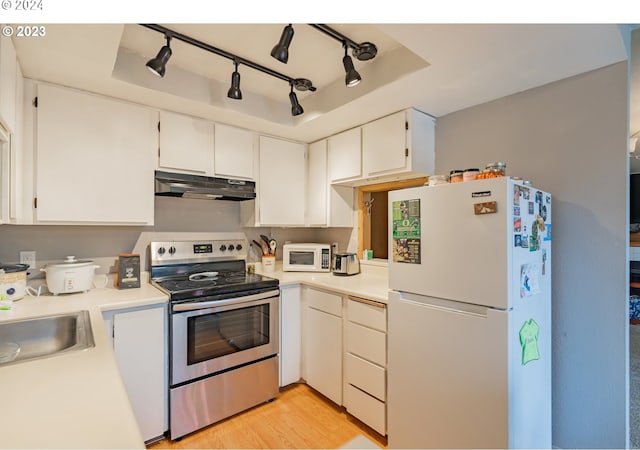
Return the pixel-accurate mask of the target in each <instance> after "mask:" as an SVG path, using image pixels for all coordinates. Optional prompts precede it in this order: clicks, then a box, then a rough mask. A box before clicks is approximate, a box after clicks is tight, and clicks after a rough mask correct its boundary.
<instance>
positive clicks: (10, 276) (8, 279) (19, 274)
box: [0, 264, 29, 300]
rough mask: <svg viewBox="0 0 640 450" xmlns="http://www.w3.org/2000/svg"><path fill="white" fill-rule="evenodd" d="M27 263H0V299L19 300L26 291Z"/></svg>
mask: <svg viewBox="0 0 640 450" xmlns="http://www.w3.org/2000/svg"><path fill="white" fill-rule="evenodd" d="M28 268H29V266H28V265H27V264H0V300H20V299H21V298H22V297H24V296H25V294H26V291H27V269H28Z"/></svg>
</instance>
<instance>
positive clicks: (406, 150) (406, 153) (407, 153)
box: [404, 148, 409, 158]
mask: <svg viewBox="0 0 640 450" xmlns="http://www.w3.org/2000/svg"><path fill="white" fill-rule="evenodd" d="M404 156H405V157H407V158H408V157H409V149H408V148H405V149H404Z"/></svg>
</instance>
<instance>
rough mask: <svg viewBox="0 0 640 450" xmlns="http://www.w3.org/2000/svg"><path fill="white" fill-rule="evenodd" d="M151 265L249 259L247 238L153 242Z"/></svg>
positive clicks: (151, 246) (150, 245)
mask: <svg viewBox="0 0 640 450" xmlns="http://www.w3.org/2000/svg"><path fill="white" fill-rule="evenodd" d="M149 247H150V256H151V265H152V266H158V265H163V264H179V263H193V262H210V261H224V260H233V259H247V249H248V248H249V245H248V242H247V240H246V239H230V240H221V241H168V242H166V241H165V242H151V244H149Z"/></svg>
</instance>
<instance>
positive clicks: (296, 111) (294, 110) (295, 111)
mask: <svg viewBox="0 0 640 450" xmlns="http://www.w3.org/2000/svg"><path fill="white" fill-rule="evenodd" d="M289 101H290V102H291V115H292V116H294V117H295V116H299V115H300V114H302V113H303V112H304V109H302V106H300V103H298V97H297V96H296V93H295V92H293V83H291V92H289Z"/></svg>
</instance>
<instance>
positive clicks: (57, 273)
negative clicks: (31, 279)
mask: <svg viewBox="0 0 640 450" xmlns="http://www.w3.org/2000/svg"><path fill="white" fill-rule="evenodd" d="M99 267H100V266H98V265H96V264H94V262H93V261H88V260H84V261H81V260H77V259H76V257H75V256H67V258H66V259H65V260H64V261H62V262H58V263H51V264H47V265H46V267H44V268H42V269H40V270H42V271H43V272H46V274H47V289H49V292H51V293H52V294H53V295H58V294H69V293H73V292H86V291H88V290H89V289H91V288H92V287H93V278H94V276H95V270H96V269H98V268H99Z"/></svg>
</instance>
